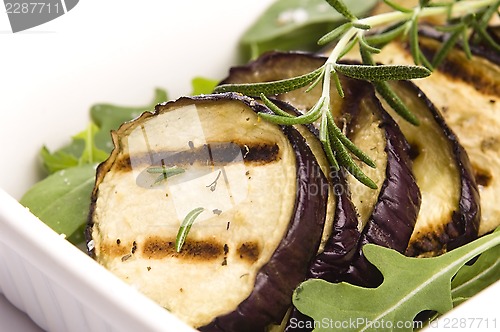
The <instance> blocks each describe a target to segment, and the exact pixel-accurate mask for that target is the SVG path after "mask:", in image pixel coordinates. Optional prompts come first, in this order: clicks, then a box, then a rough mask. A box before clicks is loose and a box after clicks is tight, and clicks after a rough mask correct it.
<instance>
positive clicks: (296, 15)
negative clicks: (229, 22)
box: [240, 0, 377, 61]
mask: <svg viewBox="0 0 500 332" xmlns="http://www.w3.org/2000/svg"><path fill="white" fill-rule="evenodd" d="M344 3H345V5H346V7H348V8H349V9H350V12H351V13H352V14H353V15H355V16H357V17H362V16H363V15H364V14H365V13H367V12H368V11H369V10H370V9H371V8H372V7H373V6H374V5H375V4H376V3H377V1H374V0H366V1H356V0H345V1H344ZM345 22H346V19H345V17H344V16H342V15H341V14H339V13H338V12H337V11H335V10H334V9H333V8H331V7H330V6H329V4H328V3H326V2H325V1H324V0H278V1H276V2H274V3H273V4H272V5H271V6H270V7H269V8H268V9H267V10H266V11H265V12H264V13H263V14H262V15H261V16H260V17H259V18H258V19H257V21H256V22H255V23H254V24H253V25H252V26H251V27H250V28H249V29H248V30H247V31H246V32H245V34H244V35H243V36H242V38H241V40H240V41H241V49H242V51H243V56H244V61H247V60H248V59H251V58H255V57H257V56H258V55H260V54H262V53H264V52H265V51H268V50H282V51H287V50H294V49H300V50H309V51H314V50H317V49H318V45H317V43H316V41H317V40H318V39H319V38H320V37H321V36H323V35H325V34H326V33H328V32H330V31H331V30H333V29H334V28H335V27H337V26H339V25H341V24H343V23H345Z"/></svg>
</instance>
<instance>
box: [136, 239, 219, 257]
mask: <svg viewBox="0 0 500 332" xmlns="http://www.w3.org/2000/svg"><path fill="white" fill-rule="evenodd" d="M142 255H143V256H144V257H147V258H148V259H162V258H167V257H175V258H182V259H194V260H203V261H210V260H215V259H218V258H219V257H220V256H222V255H224V245H223V244H221V243H218V242H216V241H193V240H187V241H186V242H185V243H184V245H183V246H182V250H181V252H176V251H175V240H169V239H163V238H159V237H150V238H148V239H147V240H146V241H145V242H144V245H143V248H142Z"/></svg>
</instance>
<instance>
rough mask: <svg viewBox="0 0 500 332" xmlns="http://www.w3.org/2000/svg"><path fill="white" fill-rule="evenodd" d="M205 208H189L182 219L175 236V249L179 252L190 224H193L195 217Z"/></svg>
mask: <svg viewBox="0 0 500 332" xmlns="http://www.w3.org/2000/svg"><path fill="white" fill-rule="evenodd" d="M204 210H205V209H204V208H202V207H199V208H196V209H193V210H191V211H190V212H189V213H188V214H187V215H186V217H185V218H184V220H183V221H182V224H181V227H179V231H178V232H177V237H176V238H175V251H176V252H181V249H182V246H183V245H184V242H185V241H186V237H187V235H188V233H189V231H190V230H191V226H193V223H194V221H195V220H196V218H197V217H198V216H199V215H200V213H202V212H203V211H204Z"/></svg>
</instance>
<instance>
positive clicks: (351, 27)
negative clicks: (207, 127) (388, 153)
mask: <svg viewBox="0 0 500 332" xmlns="http://www.w3.org/2000/svg"><path fill="white" fill-rule="evenodd" d="M325 1H326V2H327V3H328V4H329V5H330V6H332V7H333V8H334V9H335V10H336V11H337V12H339V13H340V14H341V15H342V16H344V18H345V19H346V20H347V22H346V23H344V24H342V25H340V26H338V27H337V28H335V29H334V30H332V31H331V32H329V33H327V34H326V35H324V36H323V37H322V38H320V39H319V41H318V44H320V45H325V44H328V43H331V42H335V46H334V47H333V49H332V51H331V53H330V55H329V57H328V58H327V60H326V61H325V63H324V65H322V66H321V67H319V68H317V69H316V70H314V71H312V72H310V73H306V74H304V75H301V76H298V77H294V78H290V79H285V80H280V81H274V82H265V83H248V84H226V85H221V86H219V87H217V88H216V90H215V92H227V91H234V92H240V93H243V94H246V95H248V96H261V99H262V100H263V102H264V103H265V104H266V105H267V106H268V107H269V108H270V109H271V110H272V111H273V112H274V113H275V114H274V115H270V114H260V115H261V117H262V118H263V119H265V120H267V121H270V122H273V123H278V124H282V125H296V124H306V123H313V122H316V121H319V128H320V140H321V142H322V144H323V149H324V150H325V153H326V155H327V157H328V159H329V161H330V164H331V166H332V167H333V168H338V167H339V165H340V166H342V167H344V168H346V169H347V170H348V171H349V172H350V173H351V174H352V175H353V176H355V177H356V178H357V179H358V180H359V181H361V182H362V183H364V184H365V185H367V186H368V187H370V188H376V185H375V183H374V182H373V181H372V180H371V179H369V178H368V177H367V176H366V175H365V174H363V172H362V170H361V169H360V168H359V167H358V166H357V165H356V163H355V162H354V160H353V159H352V158H351V156H350V154H353V155H355V156H356V157H357V158H359V159H360V160H362V161H363V162H364V163H366V164H367V165H369V166H371V167H374V165H375V164H374V163H373V161H372V160H370V158H368V156H366V155H365V154H364V153H363V152H362V151H360V150H359V149H358V148H357V147H355V146H354V144H352V142H350V141H349V139H347V137H345V135H344V134H343V133H342V131H341V130H340V129H339V128H338V127H337V125H336V124H335V121H334V119H333V116H331V110H330V95H329V93H330V81H331V80H333V81H334V83H335V84H336V87H337V91H338V93H339V95H340V96H341V97H343V90H342V86H341V83H340V80H339V78H338V73H341V74H343V75H345V76H349V77H353V78H356V79H361V80H367V81H370V82H372V83H373V85H374V87H375V88H376V90H377V91H378V93H379V94H380V95H381V96H382V97H383V98H384V99H386V101H387V102H388V104H389V105H390V106H391V107H393V108H394V110H395V111H396V112H397V113H398V114H399V115H400V116H402V117H403V118H404V119H405V120H407V121H408V122H410V123H412V124H414V125H418V123H419V122H418V118H417V117H416V116H415V115H414V114H412V113H411V112H410V111H409V109H408V108H407V107H406V106H405V105H404V103H403V102H402V101H401V99H400V98H399V97H398V95H397V94H396V93H395V92H394V90H392V88H391V87H390V86H389V85H388V84H387V83H386V81H389V80H412V79H417V78H423V77H426V76H428V75H430V74H431V70H433V68H435V67H437V66H439V64H440V63H441V62H442V61H443V60H444V59H445V58H446V56H447V54H448V52H449V51H450V50H451V49H452V48H453V47H454V46H455V45H456V44H457V43H458V42H459V41H460V42H461V44H462V47H463V48H464V50H465V52H466V53H467V54H469V55H470V49H469V39H471V38H470V37H472V36H473V37H474V38H475V39H476V40H477V39H481V40H482V41H484V42H486V43H487V44H489V45H490V46H491V47H493V48H494V49H497V50H500V45H497V44H496V43H495V41H494V40H493V38H491V37H490V36H489V35H488V34H487V31H486V28H487V24H488V22H489V21H490V19H491V17H492V16H493V15H495V14H496V13H498V7H499V6H500V0H475V1H474V0H462V1H460V0H454V1H449V2H433V1H431V0H421V1H419V5H418V6H416V7H414V8H406V7H403V6H401V5H398V4H395V3H393V2H392V1H390V0H384V2H385V3H386V4H387V5H389V6H390V7H391V8H392V9H393V11H391V12H388V13H382V14H377V15H374V16H370V17H366V18H357V17H356V16H355V15H354V14H353V13H352V12H351V11H350V10H349V8H348V7H347V6H346V5H345V3H344V2H343V1H342V0H325ZM432 16H443V17H445V18H446V19H447V21H448V23H452V24H448V25H446V26H444V27H443V29H448V32H447V33H449V38H448V39H447V40H446V41H445V42H444V43H443V44H442V46H441V48H440V49H439V50H438V52H437V53H436V54H435V56H434V58H433V59H431V60H430V61H429V60H428V59H427V58H426V57H425V56H424V55H423V52H422V50H421V49H420V45H419V39H418V29H419V23H420V21H421V20H422V19H423V18H426V17H432ZM457 21H458V22H457ZM380 27H385V28H387V29H386V31H384V32H382V33H379V34H370V33H371V31H372V30H373V29H374V28H380ZM396 38H406V39H407V40H408V41H409V44H410V49H411V54H412V57H413V60H414V63H415V65H414V66H408V65H378V64H376V63H375V61H374V60H373V56H372V55H373V54H376V53H378V52H380V49H381V48H382V47H383V46H385V45H386V44H387V43H389V42H391V41H393V40H395V39H396ZM355 45H358V46H359V49H360V53H361V58H362V63H363V64H362V65H353V64H341V63H340V60H341V59H342V57H344V56H345V55H346V54H347V53H348V52H349V51H350V50H351V49H352V48H353V47H354V46H355ZM320 81H322V83H323V84H322V94H321V97H320V98H319V100H318V101H317V102H316V104H315V105H314V106H313V107H312V108H311V109H310V110H309V111H308V112H306V113H305V114H303V115H299V116H292V115H290V114H288V113H286V112H285V111H283V110H281V109H279V107H278V106H276V105H275V104H274V103H272V101H271V100H270V99H269V98H267V97H266V96H272V95H276V94H281V93H286V92H289V91H293V90H295V89H298V88H302V87H306V86H309V88H308V90H306V91H309V90H310V89H311V88H312V87H314V86H316V85H317V84H319V83H320Z"/></svg>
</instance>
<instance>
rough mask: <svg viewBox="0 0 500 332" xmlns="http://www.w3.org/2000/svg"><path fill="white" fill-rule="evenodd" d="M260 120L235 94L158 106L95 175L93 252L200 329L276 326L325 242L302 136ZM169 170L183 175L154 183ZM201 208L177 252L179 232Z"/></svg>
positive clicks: (316, 176) (317, 186)
mask: <svg viewBox="0 0 500 332" xmlns="http://www.w3.org/2000/svg"><path fill="white" fill-rule="evenodd" d="M260 111H263V112H269V111H268V110H267V108H265V107H264V106H263V105H261V104H258V103H257V102H255V100H253V99H250V98H246V97H243V96H241V95H237V94H224V95H208V96H201V97H193V98H181V99H178V100H177V101H174V102H169V103H166V104H162V105H158V106H157V108H156V111H155V112H154V113H144V114H143V115H142V116H141V117H139V118H138V119H136V120H134V121H132V122H129V123H126V124H124V125H122V127H121V128H120V129H119V130H118V131H117V132H114V133H113V141H114V143H115V149H114V150H113V152H112V154H111V156H110V158H109V159H108V160H106V161H105V162H104V163H102V164H101V165H100V166H99V168H98V170H97V178H96V185H95V188H94V191H93V196H92V206H91V213H90V216H89V226H88V229H87V236H88V239H89V242H90V246H91V248H92V251H91V254H92V255H93V256H94V257H95V259H96V260H97V261H98V262H99V263H101V264H102V265H104V266H105V267H106V268H107V269H109V270H110V271H111V272H113V273H114V274H116V275H117V276H119V277H120V278H122V279H123V280H124V281H126V282H127V283H129V284H131V285H133V286H134V287H136V288H137V289H138V290H139V291H141V292H143V293H144V294H145V295H147V296H149V297H150V298H152V299H153V300H155V301H156V302H158V303H159V304H160V305H161V306H163V307H165V308H166V309H168V310H169V311H171V312H172V313H174V314H175V315H176V316H178V317H179V318H180V319H182V320H184V321H185V322H187V323H188V324H190V325H191V326H193V327H196V328H200V329H201V330H204V331H259V330H263V329H264V327H265V326H266V325H268V324H270V323H271V322H279V321H281V320H282V319H283V316H284V314H285V312H286V310H287V308H288V307H289V306H290V304H291V294H292V291H293V289H294V288H295V287H296V286H297V285H298V284H299V283H300V282H301V281H302V280H303V279H304V277H305V274H306V271H307V266H308V264H309V262H310V261H311V259H312V258H313V257H314V255H315V254H316V252H317V250H318V247H319V243H320V238H321V234H322V232H323V227H324V220H325V214H326V203H327V193H328V182H327V181H326V179H325V177H324V176H323V174H322V172H321V169H320V167H319V165H318V164H317V162H316V160H315V158H314V156H313V154H312V152H311V150H310V149H309V147H308V145H307V144H306V142H305V141H304V139H303V137H302V136H301V135H300V134H299V133H298V132H297V131H296V130H295V129H293V128H280V127H279V126H276V125H272V124H269V123H266V122H263V121H260V119H259V118H258V116H257V114H256V112H260ZM235 125H237V128H235ZM172 167H177V168H182V169H183V172H182V173H179V174H177V175H174V176H171V177H169V178H167V179H162V178H161V175H162V174H163V173H159V174H160V178H158V172H157V171H158V170H160V171H163V169H165V168H166V169H169V168H172ZM148 170H149V171H151V172H149V171H148ZM158 180H160V181H158ZM198 207H203V208H204V211H203V212H202V213H201V214H200V215H199V217H198V218H197V219H196V220H195V222H194V223H193V225H192V228H191V230H190V232H189V233H188V235H187V238H186V241H185V243H184V245H183V246H182V248H181V250H180V252H176V250H175V247H174V244H175V239H176V234H177V232H178V230H179V226H180V223H181V222H182V220H183V218H184V217H185V216H186V215H187V214H188V213H189V212H190V211H191V210H193V209H194V208H198Z"/></svg>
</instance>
